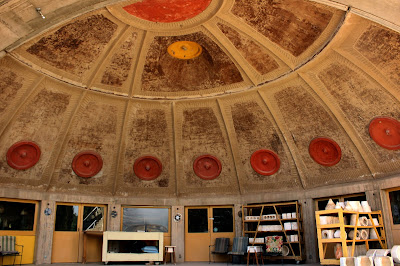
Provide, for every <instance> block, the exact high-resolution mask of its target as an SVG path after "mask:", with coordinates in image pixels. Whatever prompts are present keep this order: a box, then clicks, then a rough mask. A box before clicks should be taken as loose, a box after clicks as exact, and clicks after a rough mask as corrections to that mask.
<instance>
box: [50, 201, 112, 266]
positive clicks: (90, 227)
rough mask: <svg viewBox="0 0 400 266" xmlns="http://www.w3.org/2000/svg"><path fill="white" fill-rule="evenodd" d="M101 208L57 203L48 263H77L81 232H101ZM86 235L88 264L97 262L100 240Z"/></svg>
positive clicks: (102, 219)
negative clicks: (49, 261)
mask: <svg viewBox="0 0 400 266" xmlns="http://www.w3.org/2000/svg"><path fill="white" fill-rule="evenodd" d="M105 211H106V208H105V206H104V205H89V204H68V203H60V204H57V207H56V221H55V226H54V232H53V248H52V257H51V261H52V263H65V262H81V261H82V255H83V233H84V232H85V231H86V232H89V231H104V229H105V217H106V215H105ZM90 236H91V235H90V234H88V236H87V241H86V247H85V248H86V250H87V252H86V253H87V258H86V260H87V261H88V262H98V261H101V248H102V247H101V243H102V242H101V240H102V238H99V237H93V236H94V235H93V236H92V237H90Z"/></svg>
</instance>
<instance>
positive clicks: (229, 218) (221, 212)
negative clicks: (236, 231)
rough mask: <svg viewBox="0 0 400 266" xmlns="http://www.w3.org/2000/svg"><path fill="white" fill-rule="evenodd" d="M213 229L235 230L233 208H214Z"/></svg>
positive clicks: (219, 230) (222, 230)
mask: <svg viewBox="0 0 400 266" xmlns="http://www.w3.org/2000/svg"><path fill="white" fill-rule="evenodd" d="M213 218H214V221H213V231H214V233H217V232H233V213H232V208H213Z"/></svg>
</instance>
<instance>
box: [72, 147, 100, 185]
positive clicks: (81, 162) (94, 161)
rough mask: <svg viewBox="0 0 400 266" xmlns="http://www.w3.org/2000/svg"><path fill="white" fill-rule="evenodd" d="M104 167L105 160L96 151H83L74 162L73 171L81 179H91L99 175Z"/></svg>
mask: <svg viewBox="0 0 400 266" xmlns="http://www.w3.org/2000/svg"><path fill="white" fill-rule="evenodd" d="M102 167H103V159H102V158H101V156H100V154H98V153H97V152H95V151H82V152H80V153H78V154H77V155H75V157H74V159H73V160H72V169H73V170H74V172H75V174H76V175H77V176H80V177H85V178H89V177H92V176H95V175H97V173H98V172H100V170H101V168H102Z"/></svg>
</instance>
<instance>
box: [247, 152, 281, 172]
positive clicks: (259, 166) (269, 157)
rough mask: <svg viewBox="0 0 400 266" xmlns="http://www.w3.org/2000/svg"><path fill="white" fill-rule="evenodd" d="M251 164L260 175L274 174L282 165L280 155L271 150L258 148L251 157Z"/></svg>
mask: <svg viewBox="0 0 400 266" xmlns="http://www.w3.org/2000/svg"><path fill="white" fill-rule="evenodd" d="M250 164H251V167H253V169H254V171H256V172H257V173H259V174H260V175H273V174H275V173H276V172H278V170H279V167H280V166H281V160H279V156H278V155H277V154H275V153H274V152H273V151H270V150H258V151H255V152H253V154H252V155H251V157H250Z"/></svg>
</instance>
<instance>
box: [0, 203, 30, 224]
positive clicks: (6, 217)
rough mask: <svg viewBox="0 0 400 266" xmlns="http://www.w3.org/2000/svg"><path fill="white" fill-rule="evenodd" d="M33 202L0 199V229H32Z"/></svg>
mask: <svg viewBox="0 0 400 266" xmlns="http://www.w3.org/2000/svg"><path fill="white" fill-rule="evenodd" d="M35 207H36V204H34V203H24V202H11V201H0V230H13V231H14V230H18V231H19V230H22V231H33V224H34V221H35Z"/></svg>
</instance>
